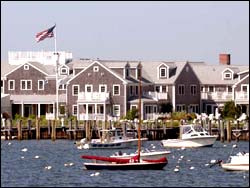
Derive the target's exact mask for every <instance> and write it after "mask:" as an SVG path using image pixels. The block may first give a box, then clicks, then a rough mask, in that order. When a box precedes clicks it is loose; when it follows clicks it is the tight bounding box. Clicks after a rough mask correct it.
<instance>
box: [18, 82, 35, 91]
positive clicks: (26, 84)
mask: <svg viewBox="0 0 250 188" xmlns="http://www.w3.org/2000/svg"><path fill="white" fill-rule="evenodd" d="M23 81H24V82H25V85H24V86H25V88H24V89H23V88H22V82H23ZM28 81H30V89H27V86H28ZM20 90H32V80H20Z"/></svg>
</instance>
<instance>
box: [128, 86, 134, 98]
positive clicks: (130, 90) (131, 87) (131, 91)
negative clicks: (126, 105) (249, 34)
mask: <svg viewBox="0 0 250 188" xmlns="http://www.w3.org/2000/svg"><path fill="white" fill-rule="evenodd" d="M129 93H130V96H132V95H133V86H130V87H129Z"/></svg>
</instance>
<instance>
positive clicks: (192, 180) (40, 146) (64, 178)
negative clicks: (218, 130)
mask: <svg viewBox="0 0 250 188" xmlns="http://www.w3.org/2000/svg"><path fill="white" fill-rule="evenodd" d="M234 144H235V142H231V143H227V142H225V143H220V142H218V141H216V143H215V144H214V146H213V147H207V148H193V149H175V148H170V149H169V150H170V151H171V152H172V153H171V154H169V155H168V161H169V163H168V165H167V166H166V167H165V168H164V169H163V170H159V171H149V170H147V171H144V170H142V171H108V170H106V171H98V172H99V174H98V173H97V171H88V170H85V169H84V168H83V162H84V161H85V160H84V159H81V158H80V156H81V155H82V154H87V155H102V156H109V155H112V154H114V153H115V152H117V150H114V149H113V150H112V149H110V150H107V149H106V150H78V149H77V148H76V145H74V141H69V140H56V141H55V142H52V141H51V140H39V141H37V140H23V141H17V140H13V141H3V140H1V187H7V186H8V187H9V186H13V187H33V186H34V187H37V186H54V187H142V186H148V187H177V186H178V187H180V186H184V187H197V186H202V187H204V186H206V187H208V186H209V187H224V186H230V187H248V186H249V172H226V171H224V170H223V169H222V168H221V167H220V166H218V165H217V166H214V167H212V168H210V167H209V166H207V164H208V163H209V162H210V161H211V160H212V159H222V160H227V158H228V157H229V155H230V153H233V154H235V153H237V152H239V151H245V152H249V142H239V143H237V145H238V147H237V148H234V149H232V146H233V145H234ZM147 146H148V147H149V148H151V147H152V146H155V149H164V148H162V146H161V144H160V141H148V142H147ZM122 151H123V152H126V153H130V152H134V151H135V149H123V150H122ZM176 166H179V167H178V169H179V172H175V171H174V169H175V168H176Z"/></svg>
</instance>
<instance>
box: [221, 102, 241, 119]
mask: <svg viewBox="0 0 250 188" xmlns="http://www.w3.org/2000/svg"><path fill="white" fill-rule="evenodd" d="M240 113H241V110H240V108H239V106H235V103H234V101H232V100H231V101H228V102H226V103H225V105H224V108H223V111H222V117H223V118H233V119H234V118H235V117H236V118H238V117H239V116H240Z"/></svg>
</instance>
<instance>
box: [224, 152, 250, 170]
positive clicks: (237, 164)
mask: <svg viewBox="0 0 250 188" xmlns="http://www.w3.org/2000/svg"><path fill="white" fill-rule="evenodd" d="M220 165H221V167H222V168H223V169H224V170H227V171H249V153H244V152H239V153H237V154H236V155H234V156H230V157H229V160H228V162H226V163H223V162H221V163H220Z"/></svg>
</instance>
